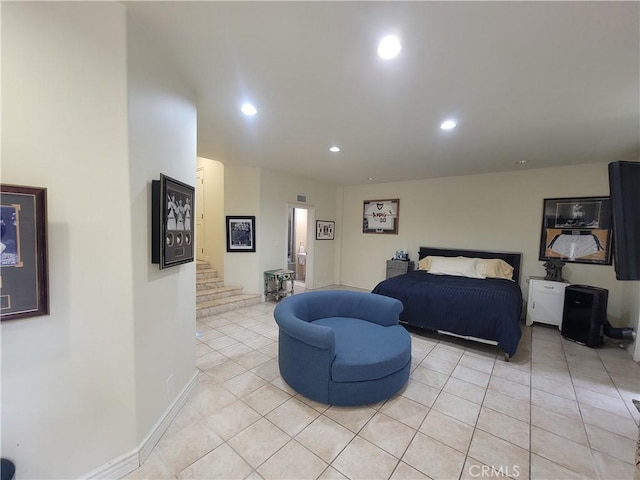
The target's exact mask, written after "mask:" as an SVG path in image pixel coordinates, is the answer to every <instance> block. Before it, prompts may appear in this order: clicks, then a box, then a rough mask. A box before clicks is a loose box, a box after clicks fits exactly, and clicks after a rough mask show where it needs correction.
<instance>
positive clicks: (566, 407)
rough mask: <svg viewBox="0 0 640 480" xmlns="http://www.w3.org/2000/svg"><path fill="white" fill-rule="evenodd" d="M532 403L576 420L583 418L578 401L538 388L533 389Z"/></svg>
mask: <svg viewBox="0 0 640 480" xmlns="http://www.w3.org/2000/svg"><path fill="white" fill-rule="evenodd" d="M531 405H536V406H538V407H541V408H546V409H547V410H549V411H551V412H555V413H559V414H560V415H564V416H565V417H571V418H575V419H576V420H580V418H581V417H580V409H579V408H578V403H577V402H576V401H574V400H569V399H568V398H563V397H559V396H558V395H554V394H552V393H547V392H543V391H542V390H538V389H537V388H532V389H531Z"/></svg>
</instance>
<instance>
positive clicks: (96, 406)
mask: <svg viewBox="0 0 640 480" xmlns="http://www.w3.org/2000/svg"><path fill="white" fill-rule="evenodd" d="M126 101H127V79H126V45H125V9H124V7H123V6H122V5H120V4H118V3H115V2H113V3H54V2H51V3H47V2H44V3H29V2H24V3H20V2H16V3H7V2H2V126H3V129H2V182H3V183H15V184H23V185H33V186H40V187H47V189H48V206H49V208H48V213H49V223H48V242H49V284H50V306H51V314H50V315H49V316H43V317H34V318H31V319H23V320H15V321H11V322H2V456H3V457H8V458H12V459H14V461H15V462H16V464H17V472H18V474H17V478H41V479H45V478H76V477H79V476H80V475H82V474H84V473H86V472H88V471H91V470H92V469H94V468H95V467H96V466H99V465H102V464H103V463H105V462H107V461H109V460H111V459H113V458H115V457H117V456H119V455H121V454H122V453H124V452H125V451H127V450H130V449H131V448H133V447H134V445H135V440H136V420H135V417H136V411H135V372H134V368H133V367H134V357H133V346H134V330H133V322H134V315H133V288H132V286H133V278H132V264H131V259H132V257H133V256H134V254H141V253H142V252H134V251H133V249H132V245H131V241H130V239H131V235H132V214H131V206H130V194H129V164H128V152H127V116H126V115H127V112H126Z"/></svg>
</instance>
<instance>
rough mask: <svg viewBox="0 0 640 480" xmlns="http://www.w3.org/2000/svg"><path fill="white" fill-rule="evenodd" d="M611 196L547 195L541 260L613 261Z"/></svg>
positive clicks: (601, 263) (598, 262) (607, 263)
mask: <svg viewBox="0 0 640 480" xmlns="http://www.w3.org/2000/svg"><path fill="white" fill-rule="evenodd" d="M612 235H613V210H612V206H611V197H575V198H546V199H545V200H544V206H543V215H542V232H541V236H540V253H539V257H538V260H552V259H559V260H562V261H564V262H571V263H590V264H594V265H611V256H612V255H611V246H612V242H611V240H612Z"/></svg>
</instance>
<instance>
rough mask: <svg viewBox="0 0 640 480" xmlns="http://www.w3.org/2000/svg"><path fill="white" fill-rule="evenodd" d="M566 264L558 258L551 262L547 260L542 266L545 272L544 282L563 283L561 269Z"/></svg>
mask: <svg viewBox="0 0 640 480" xmlns="http://www.w3.org/2000/svg"><path fill="white" fill-rule="evenodd" d="M565 265H566V263H564V262H563V261H562V260H560V259H559V258H552V259H551V260H547V261H546V262H544V263H543V264H542V266H543V267H544V268H545V270H546V271H547V274H546V275H545V277H544V279H545V280H551V281H552V282H564V278H562V267H564V266H565Z"/></svg>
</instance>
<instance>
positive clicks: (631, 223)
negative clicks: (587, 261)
mask: <svg viewBox="0 0 640 480" xmlns="http://www.w3.org/2000/svg"><path fill="white" fill-rule="evenodd" d="M609 190H610V194H611V204H612V208H613V242H614V248H613V256H614V257H613V258H614V265H615V270H616V278H617V279H618V280H640V162H624V161H617V162H611V163H609Z"/></svg>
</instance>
